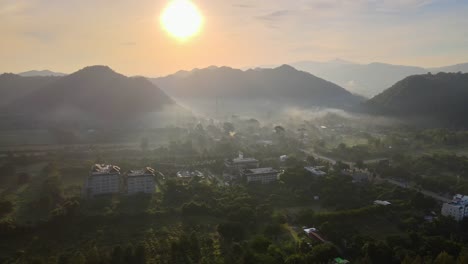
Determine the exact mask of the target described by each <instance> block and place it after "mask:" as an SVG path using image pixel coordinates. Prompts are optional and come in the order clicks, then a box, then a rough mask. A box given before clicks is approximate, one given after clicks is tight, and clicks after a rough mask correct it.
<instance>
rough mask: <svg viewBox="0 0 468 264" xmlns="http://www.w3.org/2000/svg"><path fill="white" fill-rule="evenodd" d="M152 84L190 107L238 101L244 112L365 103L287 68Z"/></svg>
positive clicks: (197, 73)
mask: <svg viewBox="0 0 468 264" xmlns="http://www.w3.org/2000/svg"><path fill="white" fill-rule="evenodd" d="M153 82H154V83H155V84H157V85H158V86H159V87H161V88H162V89H164V91H165V92H166V93H168V94H169V95H171V96H173V97H174V98H177V99H180V100H183V101H184V100H185V101H188V104H190V101H194V100H206V101H208V102H209V103H210V102H211V103H212V102H214V101H216V100H220V101H222V102H229V101H237V102H238V104H237V108H238V109H241V110H245V109H248V108H254V107H258V106H259V105H269V106H270V108H268V107H265V109H267V110H272V109H275V110H277V109H281V108H284V107H288V106H297V107H303V108H308V107H333V108H347V107H350V106H352V105H354V104H357V103H359V102H360V101H361V100H362V98H361V97H359V96H356V95H353V94H351V93H350V92H348V91H347V90H345V89H344V88H342V87H340V86H338V85H336V84H333V83H331V82H328V81H326V80H323V79H320V78H318V77H315V76H313V75H311V74H309V73H306V72H302V71H298V70H296V69H294V68H293V67H291V66H288V65H283V66H281V67H278V68H274V69H251V70H247V71H242V70H238V69H233V68H229V67H209V68H205V69H195V70H192V71H190V72H187V71H181V72H178V73H176V74H173V75H169V76H167V77H163V78H157V79H153ZM240 105H242V106H241V107H240ZM225 106H226V104H224V105H223V107H225Z"/></svg>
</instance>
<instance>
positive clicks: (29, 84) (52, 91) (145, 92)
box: [0, 66, 175, 124]
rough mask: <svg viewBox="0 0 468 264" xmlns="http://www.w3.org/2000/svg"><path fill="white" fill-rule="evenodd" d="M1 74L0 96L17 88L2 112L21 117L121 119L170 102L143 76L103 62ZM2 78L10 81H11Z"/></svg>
mask: <svg viewBox="0 0 468 264" xmlns="http://www.w3.org/2000/svg"><path fill="white" fill-rule="evenodd" d="M2 77H3V78H0V96H1V97H3V93H4V92H8V93H14V92H12V90H14V91H23V92H22V95H21V96H19V95H18V96H15V98H13V99H10V100H9V101H8V102H5V105H4V107H3V112H4V113H12V114H14V115H15V118H17V119H21V118H22V119H23V120H25V122H27V121H29V120H30V121H31V122H32V121H34V122H38V121H39V122H66V121H70V122H77V123H81V124H84V123H87V122H89V123H93V124H95V123H100V122H102V123H118V122H120V123H125V122H126V121H127V120H128V121H131V120H134V119H138V118H141V117H142V116H145V115H147V114H151V113H157V112H162V111H163V110H164V109H165V107H168V106H174V105H175V102H174V101H173V100H172V99H171V98H170V97H169V96H167V95H166V94H165V93H164V92H163V91H161V90H160V89H159V88H158V87H156V86H155V85H154V84H152V83H151V82H150V81H149V80H147V79H146V78H143V77H133V78H129V77H126V76H124V75H121V74H118V73H116V72H114V71H113V70H111V69H110V68H109V67H106V66H92V67H86V68H84V69H82V70H79V71H77V72H75V73H72V74H70V75H66V76H64V77H53V76H49V77H21V76H19V75H12V74H8V75H6V76H3V75H2ZM4 79H7V80H8V79H13V80H15V82H13V83H14V84H15V85H16V86H12V85H9V83H8V82H5V81H4ZM36 79H37V80H41V81H42V83H40V84H38V83H37V82H34V80H36ZM10 83H11V82H10ZM10 98H11V96H10Z"/></svg>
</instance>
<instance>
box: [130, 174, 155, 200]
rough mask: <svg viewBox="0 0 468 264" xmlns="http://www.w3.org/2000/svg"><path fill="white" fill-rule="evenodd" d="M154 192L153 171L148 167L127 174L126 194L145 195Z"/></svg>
mask: <svg viewBox="0 0 468 264" xmlns="http://www.w3.org/2000/svg"><path fill="white" fill-rule="evenodd" d="M155 191H156V179H155V171H154V169H152V168H150V167H146V168H144V169H142V170H131V171H129V172H128V173H127V194H129V195H132V194H137V193H147V194H151V193H154V192H155Z"/></svg>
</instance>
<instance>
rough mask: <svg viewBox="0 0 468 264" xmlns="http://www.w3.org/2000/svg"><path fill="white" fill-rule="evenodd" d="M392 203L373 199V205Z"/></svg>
mask: <svg viewBox="0 0 468 264" xmlns="http://www.w3.org/2000/svg"><path fill="white" fill-rule="evenodd" d="M391 204H392V203H390V202H388V201H381V200H375V201H374V205H383V206H387V205H391Z"/></svg>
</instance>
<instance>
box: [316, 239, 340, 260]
mask: <svg viewBox="0 0 468 264" xmlns="http://www.w3.org/2000/svg"><path fill="white" fill-rule="evenodd" d="M336 256H338V250H337V249H336V247H335V246H334V245H333V244H331V243H323V244H320V245H317V246H314V247H313V248H312V252H311V257H312V259H313V261H314V262H316V263H327V262H328V261H329V260H331V259H333V258H335V257H336Z"/></svg>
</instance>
